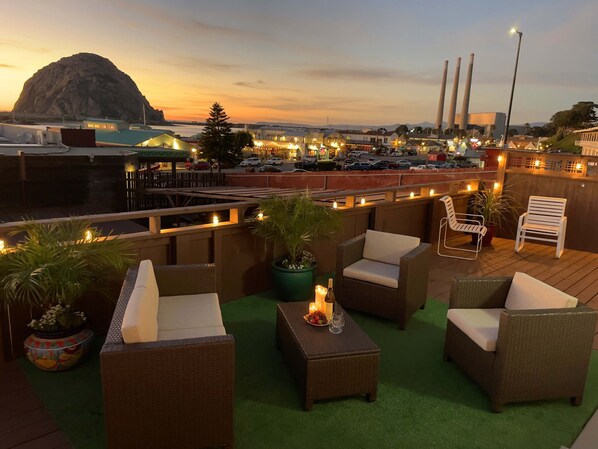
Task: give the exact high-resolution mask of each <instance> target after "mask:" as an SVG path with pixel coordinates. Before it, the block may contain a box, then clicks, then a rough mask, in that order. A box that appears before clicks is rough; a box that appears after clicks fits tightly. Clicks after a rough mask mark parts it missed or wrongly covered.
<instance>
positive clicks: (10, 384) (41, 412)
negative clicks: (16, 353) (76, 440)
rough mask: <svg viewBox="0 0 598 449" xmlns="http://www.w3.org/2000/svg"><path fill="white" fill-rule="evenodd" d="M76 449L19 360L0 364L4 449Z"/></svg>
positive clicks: (0, 439) (0, 427)
mask: <svg viewBox="0 0 598 449" xmlns="http://www.w3.org/2000/svg"><path fill="white" fill-rule="evenodd" d="M9 448H14V449H72V448H73V446H72V445H71V444H70V442H69V440H68V439H67V437H66V436H65V435H64V433H63V432H62V431H61V430H60V429H59V428H58V426H57V425H56V423H55V422H54V420H53V419H52V417H51V416H50V414H49V413H48V411H47V410H46V408H45V407H44V405H43V404H42V402H41V401H40V400H39V398H38V397H37V395H36V394H35V393H34V392H33V389H32V388H31V386H30V385H29V383H28V382H27V380H26V379H25V375H24V374H23V371H22V370H21V367H20V366H19V364H18V363H17V362H16V361H13V362H9V363H5V364H2V365H0V449H9Z"/></svg>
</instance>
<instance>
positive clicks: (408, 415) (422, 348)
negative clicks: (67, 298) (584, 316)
mask: <svg viewBox="0 0 598 449" xmlns="http://www.w3.org/2000/svg"><path fill="white" fill-rule="evenodd" d="M446 310H447V306H446V304H443V303H440V302H437V301H428V304H427V306H426V308H425V309H424V310H420V311H418V312H417V313H416V314H415V315H414V316H413V317H412V318H411V320H410V321H409V323H408V325H407V330H405V331H400V330H399V329H398V328H397V326H396V324H395V323H393V322H389V321H385V320H380V319H376V318H373V317H370V316H366V315H362V314H358V313H351V316H352V317H353V318H354V320H355V321H356V322H357V323H358V324H359V325H360V326H361V327H362V329H364V330H365V332H366V333H367V334H368V335H369V336H370V337H371V338H372V339H373V340H374V341H375V342H376V343H377V344H378V346H380V348H381V360H380V373H379V381H378V399H377V401H376V402H373V403H369V402H367V401H366V400H365V398H364V397H351V398H344V399H336V400H328V401H319V402H316V403H315V405H314V408H313V410H312V411H311V412H305V411H303V400H302V397H301V390H300V388H299V386H298V384H297V383H296V380H295V378H294V377H292V375H291V373H290V372H289V370H288V368H287V366H286V365H285V363H284V360H283V358H282V356H281V354H280V352H279V351H278V350H277V349H276V347H275V320H276V300H275V299H274V296H273V294H272V293H271V292H265V293H263V294H259V295H254V296H249V297H246V298H243V299H240V300H238V301H233V302H230V303H227V304H224V305H223V306H222V314H223V318H224V323H225V326H226V329H227V332H228V333H230V334H233V335H234V336H235V341H236V391H235V395H236V401H235V448H236V449H267V448H282V447H284V448H286V449H293V448H297V449H305V448H389V449H390V448H393V449H394V448H410V449H411V448H447V449H448V448H450V449H455V448H464V449H473V448H484V449H486V448H508V449H517V448H521V449H524V448H525V449H531V448H543V449H544V448H555V449H558V448H559V447H560V446H561V445H563V446H567V447H568V446H570V444H571V443H572V442H573V441H574V440H575V438H576V436H577V435H578V434H579V432H580V431H581V429H582V427H583V425H584V424H585V422H586V421H587V420H588V419H589V418H590V417H591V415H592V414H593V412H594V411H595V410H596V408H597V407H598V382H596V379H597V378H598V354H597V353H596V351H594V353H593V354H592V360H591V364H590V372H589V374H588V382H587V386H586V391H585V396H584V402H583V405H581V406H580V407H572V406H571V405H569V400H568V399H562V400H550V401H538V402H531V403H519V404H508V405H507V406H505V408H504V412H503V413H500V414H496V413H492V412H491V411H490V404H489V399H488V396H487V395H486V394H485V393H484V391H483V390H482V389H481V388H479V387H478V386H477V385H476V384H475V383H474V382H473V381H472V380H470V379H469V378H468V377H467V376H466V375H465V374H464V373H462V372H461V371H460V369H459V368H458V367H457V366H456V365H455V364H454V363H448V362H444V361H443V360H442V348H443V342H444V328H445V322H446ZM322 332H328V330H327V329H326V328H322ZM100 346H101V341H99V340H98V342H97V344H96V351H95V352H94V353H93V354H92V355H91V356H90V357H89V359H88V360H87V361H86V362H85V363H83V364H82V365H81V366H80V367H78V368H75V369H73V370H72V371H67V372H63V373H46V372H42V371H38V370H36V369H35V368H34V367H32V366H30V365H29V364H27V362H26V361H24V362H23V366H24V367H25V372H26V375H27V377H28V378H29V380H30V381H31V383H32V384H33V386H34V388H35V390H36V391H37V392H38V393H39V394H40V397H41V399H42V400H43V401H44V403H45V404H46V406H47V407H48V409H49V410H50V412H51V414H52V415H53V416H54V417H55V419H56V420H57V422H58V425H59V426H60V427H61V428H62V429H63V430H64V431H65V432H66V434H67V435H68V437H69V438H70V439H71V441H72V442H73V444H74V445H75V447H76V448H79V449H94V448H103V447H104V436H103V432H104V430H103V417H102V399H101V381H100V374H99V360H98V358H99V357H98V351H99V347H100ZM198 425H200V423H198ZM165 449H167V448H165Z"/></svg>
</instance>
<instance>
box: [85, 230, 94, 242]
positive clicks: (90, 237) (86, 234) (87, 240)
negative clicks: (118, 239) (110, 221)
mask: <svg viewBox="0 0 598 449" xmlns="http://www.w3.org/2000/svg"><path fill="white" fill-rule="evenodd" d="M92 238H93V235H92V234H91V231H90V230H89V229H88V230H87V231H85V241H86V242H91V239H92Z"/></svg>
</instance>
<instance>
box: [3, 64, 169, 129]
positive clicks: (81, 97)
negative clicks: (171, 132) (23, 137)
mask: <svg viewBox="0 0 598 449" xmlns="http://www.w3.org/2000/svg"><path fill="white" fill-rule="evenodd" d="M144 107H145V115H146V120H147V121H148V122H150V123H163V122H164V113H163V112H162V111H160V110H156V109H154V108H152V106H151V105H150V104H149V101H148V100H147V99H146V98H145V97H144V96H143V95H142V94H141V92H140V91H139V89H138V87H137V85H136V84H135V82H134V81H133V80H132V79H131V77H129V76H128V75H127V74H126V73H124V72H122V71H121V70H119V69H118V68H117V67H116V66H115V65H114V64H113V63H112V62H111V61H110V60H108V59H106V58H103V57H101V56H98V55H95V54H92V53H79V54H76V55H73V56H69V57H66V58H62V59H60V60H59V61H57V62H53V63H51V64H49V65H48V66H46V67H44V68H42V69H40V70H38V71H37V72H36V73H35V74H34V75H33V76H32V77H31V78H29V79H28V80H27V81H26V82H25V85H24V86H23V90H22V91H21V95H20V96H19V99H18V100H17V102H16V103H15V106H14V111H15V112H16V113H24V114H43V115H49V116H63V115H67V116H71V117H78V118H84V117H108V118H115V119H122V120H126V121H128V122H140V121H142V116H143V108H144Z"/></svg>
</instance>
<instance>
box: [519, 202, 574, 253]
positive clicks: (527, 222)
mask: <svg viewBox="0 0 598 449" xmlns="http://www.w3.org/2000/svg"><path fill="white" fill-rule="evenodd" d="M566 206H567V199H566V198H551V197H548V196H533V195H532V196H530V197H529V202H528V205H527V212H525V213H524V214H522V215H521V216H520V217H519V223H518V225H517V239H516V240H515V252H516V253H518V252H519V251H521V249H522V248H523V245H524V244H525V239H528V240H540V241H542V242H551V243H552V242H556V258H557V259H559V258H560V257H561V255H562V254H563V249H564V248H565V234H566V232H567V217H565V207H566Z"/></svg>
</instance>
